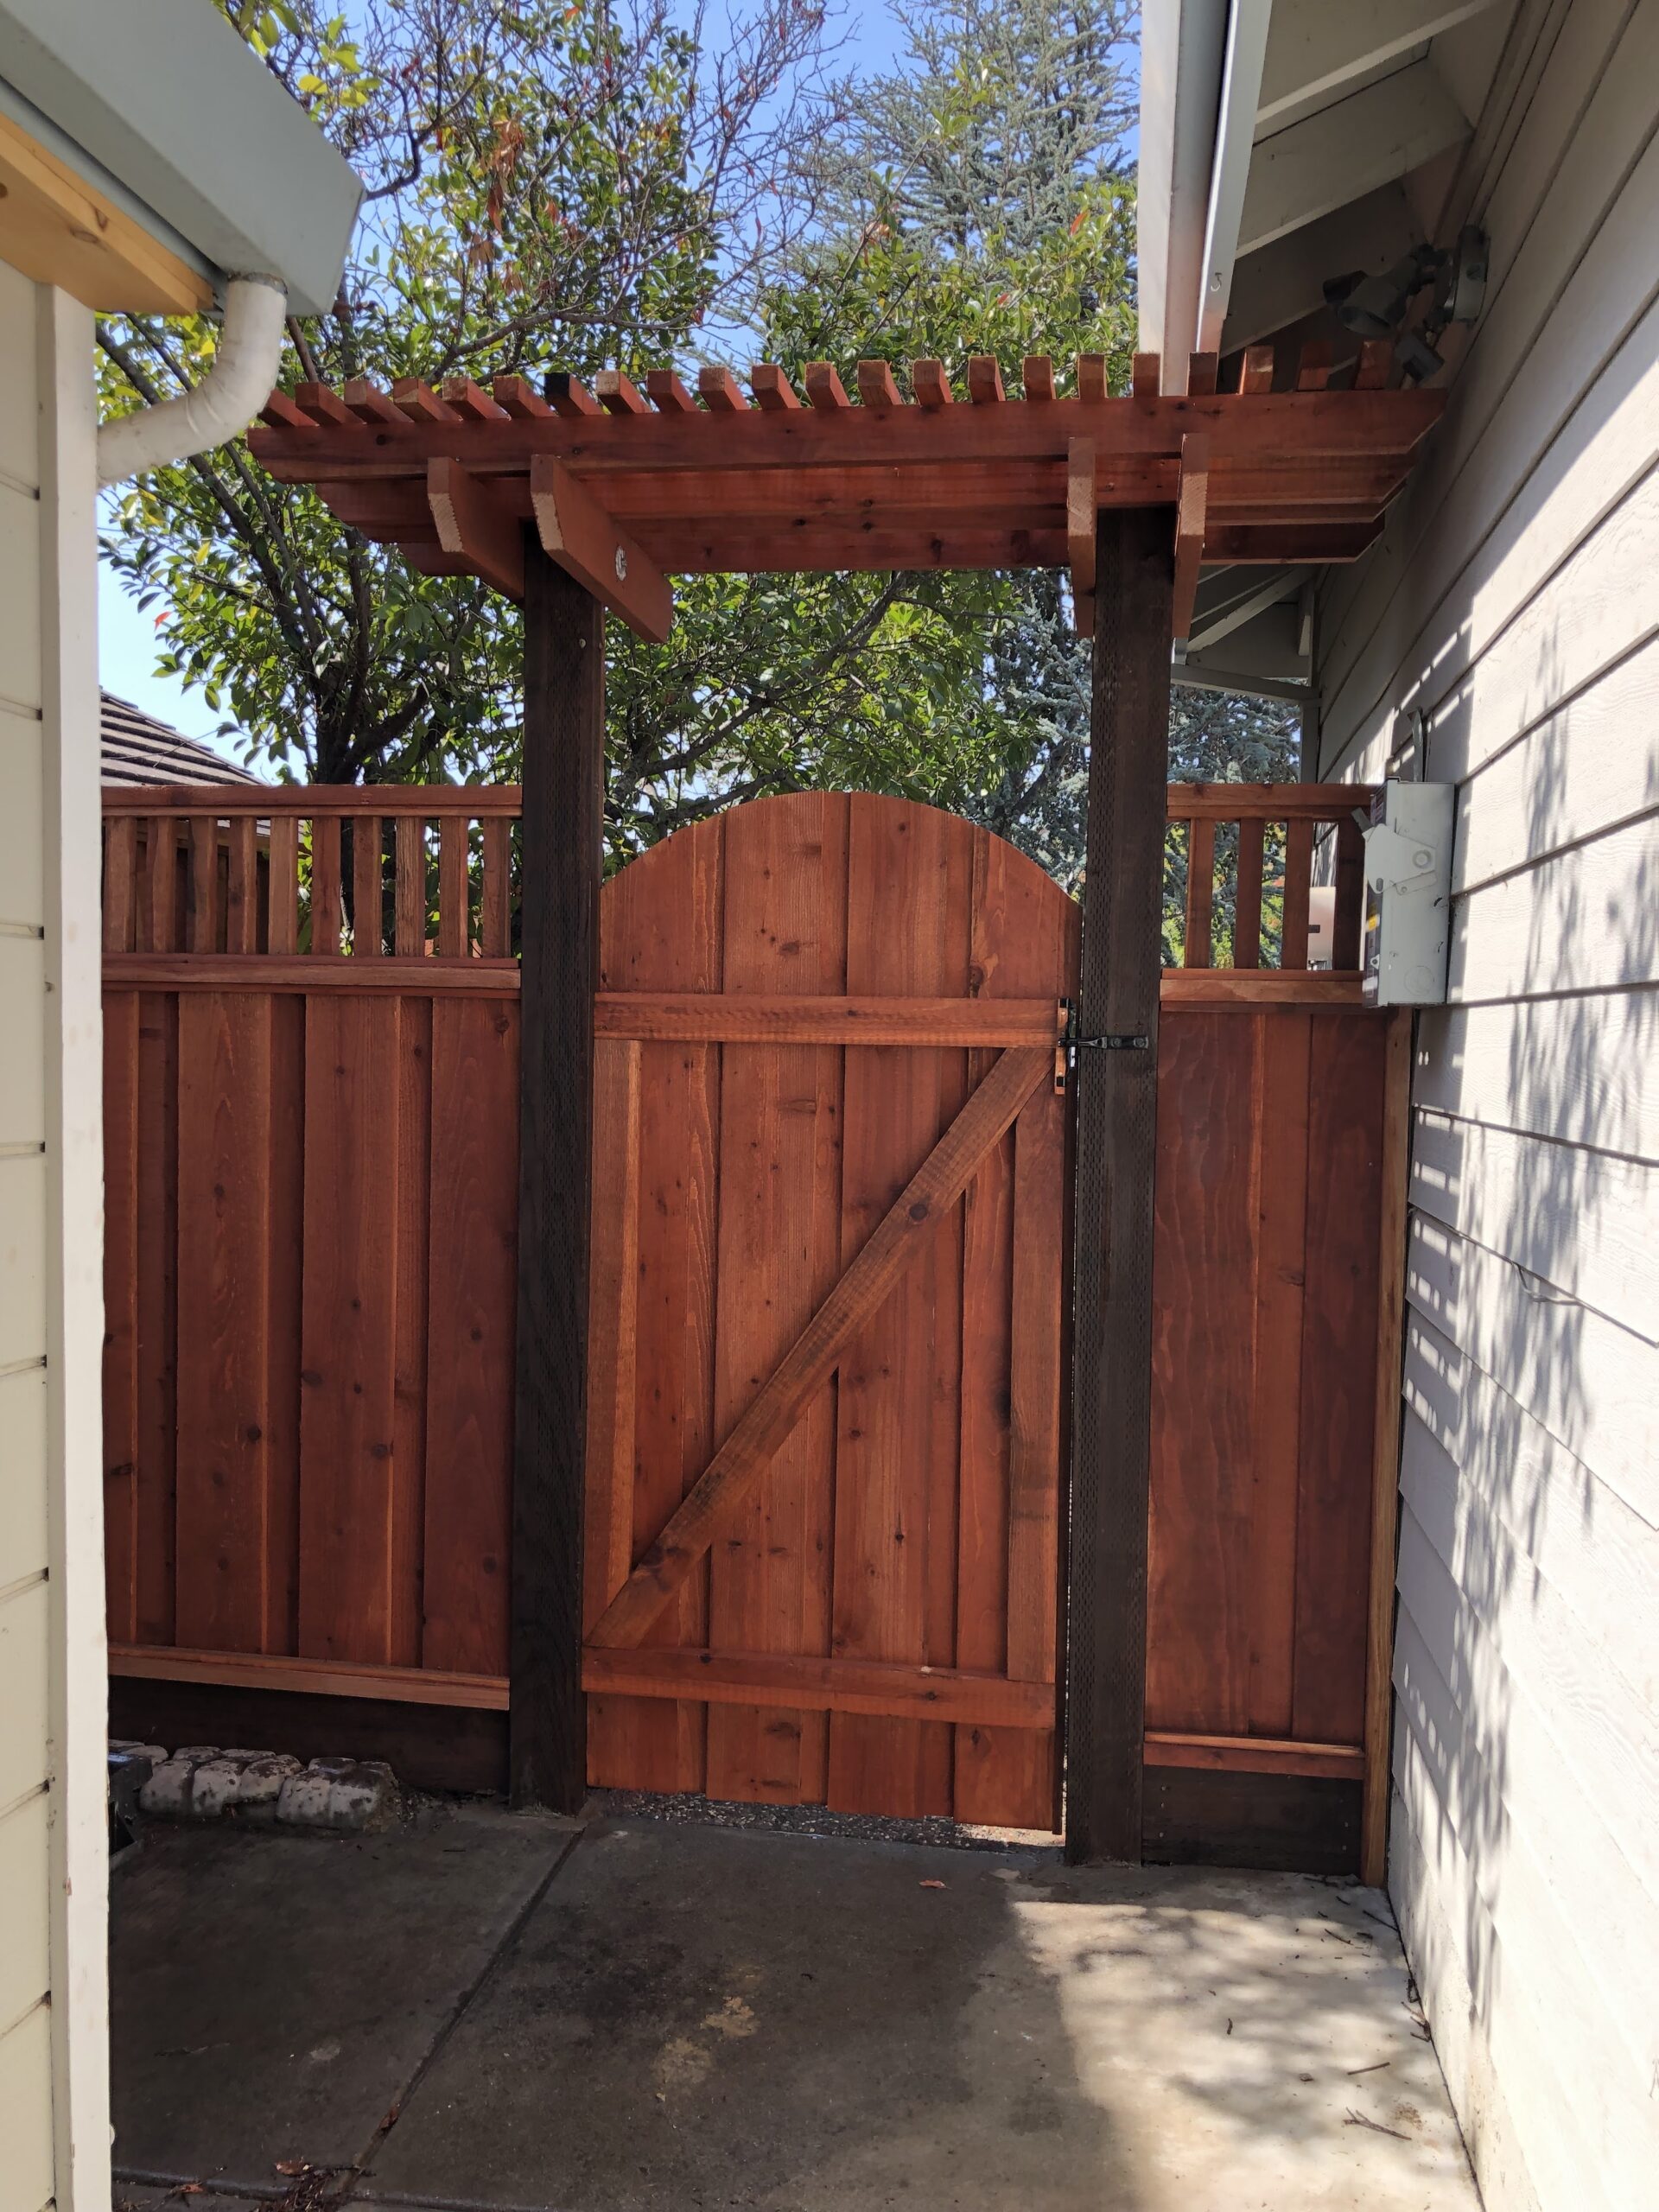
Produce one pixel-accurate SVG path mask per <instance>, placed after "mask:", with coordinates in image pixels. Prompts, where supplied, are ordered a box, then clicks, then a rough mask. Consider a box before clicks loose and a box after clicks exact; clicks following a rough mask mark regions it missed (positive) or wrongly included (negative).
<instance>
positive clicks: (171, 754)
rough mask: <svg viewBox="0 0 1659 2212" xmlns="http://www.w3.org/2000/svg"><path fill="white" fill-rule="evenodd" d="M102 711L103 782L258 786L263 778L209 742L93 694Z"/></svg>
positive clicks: (119, 701) (109, 695) (104, 695)
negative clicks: (216, 751) (188, 735)
mask: <svg viewBox="0 0 1659 2212" xmlns="http://www.w3.org/2000/svg"><path fill="white" fill-rule="evenodd" d="M99 699H100V701H101V702H102V715H103V764H104V765H103V779H104V781H105V783H106V784H258V783H262V782H263V781H264V778H262V777H259V776H251V775H250V774H249V773H248V772H247V770H246V769H245V768H238V767H236V766H234V765H233V764H232V762H231V761H229V760H226V758H225V757H224V755H223V754H222V753H215V752H214V751H213V747H212V746H210V745H202V744H200V743H199V742H198V741H197V740H196V739H195V738H194V737H185V736H184V735H182V734H181V733H180V732H179V731H178V730H175V729H169V728H168V726H167V724H166V723H165V722H158V721H156V718H155V716H154V715H147V714H144V713H143V711H142V710H141V709H138V708H137V707H133V706H129V705H128V703H127V702H126V701H125V700H124V699H118V698H116V697H115V696H113V694H112V693H111V692H108V691H103V692H100V693H99Z"/></svg>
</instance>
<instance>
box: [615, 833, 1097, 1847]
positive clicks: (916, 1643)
mask: <svg viewBox="0 0 1659 2212" xmlns="http://www.w3.org/2000/svg"><path fill="white" fill-rule="evenodd" d="M601 963H602V985H603V994H602V995H601V1001H600V1008H599V1016H598V1025H597V1026H598V1032H599V1036H600V1039H601V1042H600V1045H599V1085H598V1090H599V1096H600V1097H601V1101H603V1102H604V1103H603V1104H602V1105H601V1111H600V1114H599V1116H598V1121H597V1125H596V1145H597V1157H596V1163H595V1179H594V1279H595V1282H596V1284H597V1285H598V1286H599V1288H600V1294H599V1297H598V1299H597V1300H596V1302H595V1310H594V1313H593V1314H592V1316H591V1319H590V1329H591V1330H592V1332H593V1334H592V1338H591V1341H592V1343H593V1344H594V1355H595V1356H594V1362H593V1368H592V1398H593V1408H594V1417H595V1421H594V1426H592V1427H590V1433H589V1455H588V1554H587V1558H588V1578H587V1579H588V1591H587V1598H588V1603H587V1609H586V1610H587V1615H588V1630H587V1643H588V1649H587V1654H586V1658H585V1662H584V1669H583V1672H584V1679H585V1681H586V1682H587V1685H588V1690H589V1693H590V1700H589V1707H588V1762H589V1775H590V1778H591V1779H592V1780H594V1782H596V1783H612V1784H617V1785H620V1786H624V1787H628V1788H634V1789H659V1790H661V1789H671V1790H699V1789H706V1790H707V1791H708V1792H709V1795H710V1796H715V1797H726V1798H745V1799H760V1800H766V1801H771V1802H779V1803H791V1804H793V1803H804V1804H816V1803H823V1802H827V1803H829V1805H831V1806H832V1807H836V1808H842V1809H845V1810H851V1811H860V1812H878V1813H893V1814H904V1815H922V1814H946V1815H955V1816H956V1817H957V1819H960V1820H966V1821H995V1822H999V1823H1002V1824H1004V1825H1012V1826H1015V1827H1052V1826H1053V1825H1055V1818H1054V1815H1055V1810H1056V1802H1057V1800H1056V1792H1057V1788H1058V1770H1057V1759H1056V1755H1055V1717H1056V1695H1057V1679H1058V1668H1057V1652H1058V1630H1059V1541H1060V1526H1061V1510H1060V1502H1061V1487H1062V1465H1063V1455H1062V1451H1061V1434H1062V1421H1061V1408H1062V1396H1063V1390H1062V1383H1063V1357H1062V1320H1063V1308H1064V1302H1065V1301H1064V1298H1063V1287H1064V1283H1065V1215H1066V1197H1067V1192H1066V1177H1065V1140H1066V1127H1067V1114H1066V1102H1065V1096H1063V1095H1061V1092H1060V1090H1058V1089H1057V1075H1056V1060H1057V1051H1056V1048H1057V1042H1058V1017H1059V1010H1060V1001H1062V999H1063V998H1065V996H1067V995H1069V993H1070V992H1071V989H1072V988H1073V987H1074V983H1075V976H1076V965H1077V917H1076V909H1075V907H1074V906H1073V905H1072V903H1071V900H1070V899H1067V898H1066V897H1065V893H1063V892H1061V891H1060V890H1059V889H1058V887H1057V886H1056V885H1055V884H1054V883H1053V882H1052V880H1051V879H1050V878H1049V877H1047V876H1046V875H1045V874H1043V873H1042V871H1041V870H1040V869H1039V868H1036V867H1035V866H1034V865H1033V863H1032V862H1031V861H1027V860H1026V859H1025V858H1024V857H1023V856H1022V855H1020V854H1019V853H1017V852H1015V851H1014V849H1012V848H1011V847H1010V846H1008V845H1006V844H1004V843H1003V842H1001V840H1000V839H997V838H995V837H993V836H989V835H988V833H987V832H985V831H984V830H982V829H975V828H973V827H972V826H971V825H970V824H969V823H966V822H963V821H959V820H957V819H955V818H954V817H950V816H949V815H944V814H940V813H938V812H937V811H935V810H932V809H931V808H928V807H925V806H918V805H915V804H910V803H908V802H906V801H904V800H900V799H894V798H869V797H854V798H848V797H845V796H840V795H836V796H829V797H820V796H816V795H804V796H801V797H797V798H777V799H766V800H761V801H759V802H757V803H755V804H752V805H748V806H744V807H740V808H738V809H737V810H735V811H734V812H733V813H730V814H728V815H726V816H724V817H721V818H720V819H718V820H716V821H713V822H709V823H702V824H701V825H699V826H698V827H696V828H695V829H686V830H683V831H681V832H680V833H679V834H678V835H677V836H674V837H671V838H670V839H669V840H668V842H666V843H665V844H664V845H661V846H658V848H657V849H656V850H654V851H653V852H652V853H649V854H647V855H645V857H644V858H643V859H641V860H639V861H634V862H633V863H632V866H630V867H629V868H626V869H625V870H624V871H623V872H622V874H620V876H618V877H617V878H616V879H615V880H614V881H613V882H612V883H611V884H610V885H609V886H607V890H606V893H605V896H604V900H603V904H602V919H601ZM976 1117H977V1119H976ZM952 1147H955V1152H954V1154H952ZM930 1178H931V1179H930ZM958 1195H960V1203H959V1204H958V1203H957V1198H958ZM889 1224H892V1226H891V1227H890V1226H889ZM815 1315H816V1316H817V1317H819V1318H818V1321H817V1324H815V1325H816V1326H817V1328H818V1329H819V1331H820V1336H821V1341H819V1342H817V1344H816V1345H814V1346H813V1347H811V1351H812V1357H811V1359H810V1362H808V1363H807V1364H806V1366H805V1367H804V1369H803V1370H802V1371H801V1372H800V1373H799V1374H798V1375H797V1374H796V1372H795V1370H793V1369H792V1368H791V1364H790V1361H789V1359H788V1358H787V1357H786V1355H790V1354H791V1350H792V1348H793V1347H795V1346H796V1345H797V1344H798V1340H801V1339H802V1337H803V1332H804V1331H806V1329H807V1327H808V1324H809V1323H812V1322H813V1321H814V1317H815ZM791 1386H792V1387H791ZM785 1401H786V1402H785ZM774 1407H775V1408H777V1411H776V1414H775V1415H774V1417H773V1418H772V1425H771V1428H770V1430H769V1432H768V1436H767V1438H766V1440H763V1441H770V1440H772V1438H773V1437H775V1439H776V1448H775V1449H774V1450H772V1452H771V1454H770V1456H769V1457H767V1456H765V1454H764V1452H762V1451H760V1448H759V1447H756V1446H751V1447H750V1448H749V1449H748V1450H747V1455H746V1456H743V1458H742V1464H743V1465H745V1466H746V1467H747V1486H746V1487H743V1486H732V1487H728V1490H727V1491H726V1494H725V1496H724V1497H723V1499H722V1500H721V1503H719V1504H718V1505H711V1504H709V1503H708V1501H709V1499H710V1496H711V1493H712V1492H713V1491H715V1490H716V1489H717V1488H718V1486H719V1485H720V1484H721V1481H722V1479H723V1478H726V1477H728V1476H729V1475H730V1473H731V1471H732V1468H733V1466H734V1451H735V1452H736V1453H737V1454H739V1455H745V1444H746V1433H747V1431H748V1430H749V1429H751V1428H752V1427H753V1425H754V1423H755V1422H756V1421H762V1422H764V1421H766V1419H767V1416H768V1413H769V1411H770V1410H771V1409H772V1408H774ZM671 1522H672V1523H673V1527H674V1528H675V1529H682V1530H689V1536H688V1539H687V1541H686V1543H685V1545H684V1546H683V1548H682V1549H681V1551H680V1553H679V1554H678V1556H677V1567H676V1568H675V1572H674V1573H673V1574H672V1575H670V1574H669V1573H666V1572H665V1571H664V1568H663V1567H656V1568H655V1569H654V1570H653V1569H652V1567H651V1566H650V1565H649V1564H647V1565H646V1566H643V1567H640V1568H639V1569H638V1570H637V1571H636V1572H635V1573H634V1575H633V1578H632V1581H630V1580H629V1570H630V1568H631V1567H632V1566H633V1563H634V1561H635V1560H639V1558H640V1555H641V1554H642V1553H647V1548H649V1547H652V1545H653V1544H655V1543H656V1542H657V1541H658V1539H659V1538H660V1537H662V1535H663V1534H664V1529H665V1528H667V1527H668V1526H669V1524H670V1523H671ZM647 1557H648V1559H649V1554H648V1553H647ZM619 1593H623V1594H621V1595H619ZM631 1605H632V1610H631V1611H630V1610H629V1608H630V1606H631Z"/></svg>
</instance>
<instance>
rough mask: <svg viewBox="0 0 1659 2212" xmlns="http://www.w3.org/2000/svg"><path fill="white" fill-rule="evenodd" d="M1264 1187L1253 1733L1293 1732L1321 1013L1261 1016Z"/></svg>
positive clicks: (1259, 1219) (1254, 1501) (1256, 1389)
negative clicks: (1310, 1202)
mask: <svg viewBox="0 0 1659 2212" xmlns="http://www.w3.org/2000/svg"><path fill="white" fill-rule="evenodd" d="M1254 1027H1255V1096H1254V1097H1253V1099H1252V1102H1251V1110H1252V1115H1253V1117H1254V1120H1255V1129H1254V1132H1253V1136H1254V1145H1253V1149H1254V1153H1255V1160H1254V1180H1255V1219H1256V1228H1255V1315H1254V1324H1255V1326H1254V1337H1255V1342H1254V1344H1253V1346H1252V1349H1251V1355H1250V1357H1251V1365H1252V1368H1253V1370H1254V1375H1253V1405H1252V1412H1251V1420H1252V1425H1253V1445H1252V1451H1251V1459H1250V1551H1249V1558H1250V1590H1249V1607H1250V1683H1249V1698H1248V1700H1247V1707H1246V1710H1247V1713H1248V1716H1249V1727H1250V1728H1251V1729H1252V1730H1254V1731H1255V1732H1256V1733H1257V1734H1259V1735H1263V1736H1287V1735H1289V1733H1290V1712H1291V1694H1292V1677H1293V1673H1294V1666H1295V1626H1296V1618H1295V1613H1296V1608H1295V1590H1296V1521H1297V1514H1296V1473H1297V1466H1298V1455H1299V1452H1300V1434H1301V1429H1300V1424H1301V1395H1302V1394H1301V1370H1302V1311H1303V1306H1304V1302H1305V1292H1304V1275H1303V1268H1304V1265H1305V1262H1306V1248H1307V1171H1308V1152H1307V1120H1308V1069H1309V1056H1310V1054H1311V1052H1312V1050H1313V1015H1312V1014H1304V1013H1302V1012H1300V1010H1299V1009H1297V1008H1295V1007H1287V1008H1286V1009H1285V1010H1284V1011H1283V1012H1281V1013H1280V1014H1275V1015H1274V1016H1272V1017H1271V1018H1269V1017H1268V1016H1266V1015H1258V1016H1256V1017H1255V1023H1254Z"/></svg>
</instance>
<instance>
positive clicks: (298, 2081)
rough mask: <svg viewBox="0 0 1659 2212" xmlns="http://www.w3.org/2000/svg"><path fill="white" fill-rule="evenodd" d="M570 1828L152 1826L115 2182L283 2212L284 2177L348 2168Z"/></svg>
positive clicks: (116, 1920)
mask: <svg viewBox="0 0 1659 2212" xmlns="http://www.w3.org/2000/svg"><path fill="white" fill-rule="evenodd" d="M575 1833H576V1831H575V1827H574V1826H573V1825H572V1824H571V1823H569V1822H561V1821H550V1820H546V1819H541V1818H535V1817H529V1818H527V1817H524V1816H522V1815H509V1814H506V1813H504V1812H501V1811H499V1810H496V1809H495V1808H468V1807H461V1808H453V1807H428V1808H425V1809H424V1810H423V1811H421V1812H420V1813H418V1814H417V1815H416V1816H415V1817H414V1818H413V1819H412V1820H411V1821H408V1822H406V1823H404V1824H403V1825H400V1826H399V1827H396V1828H394V1829H392V1830H391V1831H389V1832H388V1833H386V1834H382V1835H376V1836H361V1837H359V1836H316V1837H312V1836H304V1835H297V1834H285V1833H283V1832H282V1831H279V1830H251V1829H248V1828H245V1827H232V1828H219V1827H168V1826H164V1825H160V1824H156V1825H151V1826H149V1827H147V1829H146V1830H145V1834H144V1838H143V1847H142V1849H141V1850H140V1851H139V1852H138V1853H137V1854H136V1855H135V1857H134V1858H133V1859H132V1860H131V1861H130V1864H128V1865H126V1866H123V1867H122V1868H121V1869H120V1871H119V1872H118V1874H117V1876H116V1878H115V1879H114V1881H113V1883H112V1885H111V2036H112V2070H113V2085H112V2087H113V2099H114V2120H115V2130H116V2139H115V2162H116V2166H117V2170H118V2172H121V2173H123V2174H126V2175H133V2176H144V2177H153V2178H155V2179H156V2180H158V2181H161V2182H163V2183H177V2182H184V2181H197V2182H201V2183H207V2184H210V2185H211V2184H213V2183H220V2184H222V2185H225V2186H226V2187H230V2188H233V2189H238V2190H245V2191H264V2192H269V2193H272V2194H276V2195H281V2194H282V2193H283V2192H284V2191H285V2190H287V2189H288V2187H289V2183H288V2182H287V2181H286V2180H285V2179H283V2177H280V2176H279V2175H278V2173H277V2166H278V2164H279V2162H286V2163H289V2164H293V2163H295V2162H296V2161H298V2160H301V2159H303V2160H306V2161H308V2162H309V2163H310V2164H312V2165H314V2166H325V2167H327V2166H334V2167H350V2166H351V2165H353V2163H354V2162H355V2161H356V2160H357V2159H359V2158H360V2157H361V2156H362V2155H363V2154H364V2153H365V2152H366V2151H367V2149H368V2147H369V2145H371V2143H372V2140H373V2139H374V2137H375V2134H376V2132H377V2130H378V2128H379V2127H380V2126H382V2125H383V2123H384V2122H385V2120H386V2117H387V2115H388V2113H390V2112H391V2109H392V2107H394V2106H395V2105H396V2103H397V2101H398V2099H399V2098H400V2097H401V2096H402V2095H403V2094H404V2092H405V2091H406V2089H407V2088H408V2087H409V2085H410V2082H411V2081H413V2080H414V2079H415V2077H416V2075H417V2073H418V2071H419V2069H420V2067H421V2066H422V2064H423V2063H424V2062H425V2061H426V2060H427V2058H428V2057H429V2055H430V2053H431V2050H432V2049H433V2046H434V2044H435V2042H436V2040H437V2038H438V2037H439V2036H440V2035H441V2034H442V2031H443V2030H444V2029H445V2028H446V2027H447V2026H448V2024H449V2023H450V2022H451V2021H452V2020H453V2019H454V2017H455V2015H456V2013H457V2012H458V2010H459V2008H460V2006H461V2004H462V2003H463V2002H464V2000H465V1999H466V1997H467V1995H468V1994H469V1993H470V1992H471V1991H472V1990H473V1989H474V1986H475V1985H476V1984H477V1982H478V1980H479V1978H480V1975H481V1974H483V1973H484V1972H485V1969H486V1967H487V1966H488V1965H489V1963H490V1961H491V1960H492V1958H493V1956H494V1955H495V1953H496V1951H497V1950H498V1949H499V1947H500V1946H501V1944H502V1943H503V1942H504V1941H505V1939H506V1937H507V1936H509V1935H510V1933H511V1932H512V1929H513V1927H514V1925H515V1923H517V1921H518V1919H519V1918H520V1916H522V1915H523V1914H524V1911H525V1910H526V1909H527V1907H528V1906H529V1905H530V1904H531V1902H532V1901H533V1900H534V1898H535V1897H536V1896H537V1892H538V1891H539V1890H540V1889H541V1887H542V1886H543V1884H544V1883H545V1882H546V1881H547V1880H548V1878H549V1877H550V1875H551V1874H552V1872H553V1871H554V1869H555V1867H556V1866H557V1864H558V1862H559V1859H560V1858H561V1856H562V1855H563V1853H564V1852H565V1851H566V1850H568V1849H569V1847H570V1844H571V1842H572V1841H573V1840H574V1837H575ZM193 2201H200V2200H193Z"/></svg>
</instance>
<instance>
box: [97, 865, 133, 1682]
mask: <svg viewBox="0 0 1659 2212" xmlns="http://www.w3.org/2000/svg"><path fill="white" fill-rule="evenodd" d="M122 827H125V828H127V829H131V827H132V825H131V824H130V823H127V824H124V825H123V824H121V823H112V824H111V840H110V842H111V849H114V848H115V845H116V840H115V837H114V836H113V831H114V830H115V829H120V828H122ZM127 842H128V843H129V844H130V840H129V841H127ZM129 890H130V881H129ZM124 895H125V894H124ZM129 918H130V917H129ZM106 919H107V916H106ZM105 934H106V936H107V935H108V934H109V932H108V931H107V930H106V932H105ZM138 1020H139V998H138V994H137V991H117V992H113V993H111V995H110V996H109V998H108V1000H107V1001H106V1002H105V1008H104V1130H105V1141H104V1576H105V1593H106V1599H107V1608H108V1616H109V1630H110V1635H111V1637H112V1638H114V1639H115V1640H117V1641H119V1642H122V1643H136V1642H137V1636H138V1626H137V1610H138V1581H137V1577H138V1510H137V1509H138V1463H139V1440H138V1439H139V1424H140V1403H141V1395H140V1383H139V1363H138V1290H139V1274H138V1065H139V1060H138V1051H139V1048H138Z"/></svg>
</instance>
